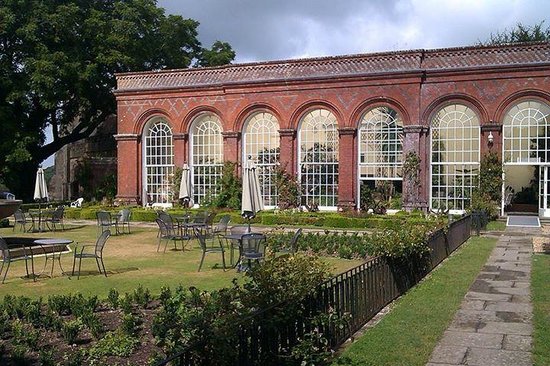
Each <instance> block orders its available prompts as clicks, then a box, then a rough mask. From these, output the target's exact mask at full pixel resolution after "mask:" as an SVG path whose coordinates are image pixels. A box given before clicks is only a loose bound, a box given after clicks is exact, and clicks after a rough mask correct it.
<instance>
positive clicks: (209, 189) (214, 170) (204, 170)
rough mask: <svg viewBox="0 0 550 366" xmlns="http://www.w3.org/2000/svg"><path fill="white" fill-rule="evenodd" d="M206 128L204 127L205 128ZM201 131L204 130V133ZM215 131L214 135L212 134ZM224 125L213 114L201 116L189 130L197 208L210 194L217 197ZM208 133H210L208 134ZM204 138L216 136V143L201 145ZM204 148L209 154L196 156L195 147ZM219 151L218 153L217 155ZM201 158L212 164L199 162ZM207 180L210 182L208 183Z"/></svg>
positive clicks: (190, 166) (191, 167)
mask: <svg viewBox="0 0 550 366" xmlns="http://www.w3.org/2000/svg"><path fill="white" fill-rule="evenodd" d="M203 126H204V127H203ZM199 129H202V133H200V134H199V133H198V132H200V131H199ZM212 131H214V133H211V132H212ZM222 131H223V129H222V124H221V121H220V119H219V118H218V117H217V116H216V115H214V114H211V113H205V114H201V115H199V116H198V117H196V118H195V119H194V120H193V123H192V124H191V128H190V129H189V169H190V173H191V182H192V188H193V202H194V203H195V207H198V206H200V205H201V204H203V203H204V199H205V198H206V196H207V195H208V194H211V195H212V197H215V196H216V195H217V193H218V192H217V183H218V182H219V180H220V178H221V175H222V169H223V136H222ZM206 132H208V133H206ZM203 135H204V136H214V139H215V140H216V143H214V144H210V143H209V144H207V143H202V144H200V145H199V142H200V141H199V139H201V138H202V139H204V138H203ZM196 146H202V147H203V148H204V150H205V151H207V152H208V153H207V154H201V156H198V154H195V151H194V150H195V147H196ZM216 150H218V153H216ZM200 157H208V158H210V159H212V161H211V162H198V161H197V159H199V158H200ZM206 178H210V179H208V182H207V183H205V182H206Z"/></svg>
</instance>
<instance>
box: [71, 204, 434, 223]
mask: <svg viewBox="0 0 550 366" xmlns="http://www.w3.org/2000/svg"><path fill="white" fill-rule="evenodd" d="M102 209H105V208H103V207H101V206H89V207H84V208H78V209H77V208H67V209H66V210H65V217H66V218H68V219H84V220H95V219H96V212H97V211H99V210H102ZM107 210H109V211H112V212H117V211H118V209H112V208H108V209H107ZM131 210H132V221H145V222H153V221H155V218H156V212H155V210H151V209H144V208H135V207H134V208H131ZM185 212H189V213H191V215H193V213H196V212H197V210H190V211H184V210H183V209H170V210H169V213H171V214H173V215H183V214H184V213H185ZM223 215H230V216H231V223H232V224H245V223H246V222H247V221H246V220H245V219H243V218H242V217H241V215H240V213H239V212H236V211H219V212H217V214H216V218H215V221H218V220H219V219H220V218H221V217H222V216H223ZM250 222H251V223H254V224H261V225H266V226H317V227H328V228H340V229H346V228H354V229H398V228H400V227H402V226H403V225H404V224H405V223H409V224H412V225H415V224H424V223H426V218H425V217H424V216H423V215H422V214H421V213H405V212H400V213H398V214H396V215H362V216H352V215H345V214H340V213H326V212H316V213H309V212H296V213H286V212H273V211H265V212H260V213H259V214H258V215H257V216H256V217H255V218H254V219H252V220H251V221H250Z"/></svg>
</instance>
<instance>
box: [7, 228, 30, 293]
mask: <svg viewBox="0 0 550 366" xmlns="http://www.w3.org/2000/svg"><path fill="white" fill-rule="evenodd" d="M14 250H15V249H10V247H9V246H8V243H6V241H5V240H4V239H3V238H0V253H2V267H0V275H1V274H2V270H3V269H4V264H6V263H7V264H8V266H7V267H6V272H4V277H3V278H2V283H4V282H5V281H6V276H7V275H8V271H9V269H10V264H11V262H16V261H21V260H24V261H25V270H26V272H27V277H28V276H29V265H28V262H27V261H28V260H29V259H30V260H32V253H28V252H27V250H26V249H25V247H24V246H23V247H21V248H17V252H18V254H19V255H17V256H14V255H13V253H14Z"/></svg>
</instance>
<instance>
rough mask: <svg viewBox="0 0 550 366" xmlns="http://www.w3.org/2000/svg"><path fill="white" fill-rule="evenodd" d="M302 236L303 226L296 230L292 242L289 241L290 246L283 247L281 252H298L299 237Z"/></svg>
mask: <svg viewBox="0 0 550 366" xmlns="http://www.w3.org/2000/svg"><path fill="white" fill-rule="evenodd" d="M300 236H302V228H299V229H298V230H296V232H295V233H294V235H293V236H292V239H290V242H289V243H288V247H285V248H281V250H280V251H279V252H280V253H290V254H292V255H294V254H296V252H297V251H298V239H300Z"/></svg>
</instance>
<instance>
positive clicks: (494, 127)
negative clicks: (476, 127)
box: [481, 123, 502, 133]
mask: <svg viewBox="0 0 550 366" xmlns="http://www.w3.org/2000/svg"><path fill="white" fill-rule="evenodd" d="M481 132H499V133H500V132H502V125H500V124H498V123H488V124H485V125H481Z"/></svg>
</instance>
